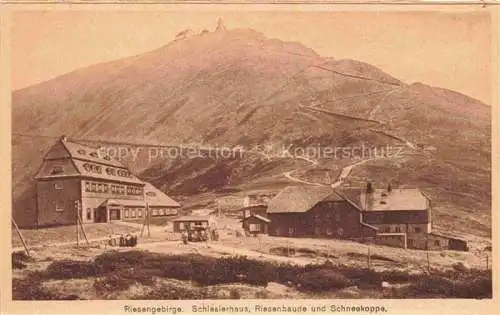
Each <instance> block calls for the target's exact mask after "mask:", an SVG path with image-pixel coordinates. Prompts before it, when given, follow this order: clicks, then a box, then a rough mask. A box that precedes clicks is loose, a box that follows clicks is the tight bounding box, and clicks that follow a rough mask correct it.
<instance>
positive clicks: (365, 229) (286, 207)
mask: <svg viewBox="0 0 500 315" xmlns="http://www.w3.org/2000/svg"><path fill="white" fill-rule="evenodd" d="M267 214H268V218H269V220H270V222H269V228H268V231H269V235H273V236H295V237H297V236H299V237H307V236H314V237H326V238H345V239H358V238H359V239H363V238H369V237H375V235H376V233H377V229H376V228H375V227H373V226H370V225H369V224H366V223H364V222H363V221H362V213H361V209H360V208H359V207H357V206H356V205H355V204H354V203H352V202H351V201H349V200H348V199H346V198H345V197H343V196H342V195H340V194H338V193H337V192H335V191H332V189H331V188H328V187H311V186H305V185H300V186H289V187H286V188H285V189H283V190H282V191H281V192H280V193H278V194H277V195H276V196H275V197H274V198H273V199H271V200H270V201H269V203H268V208H267Z"/></svg>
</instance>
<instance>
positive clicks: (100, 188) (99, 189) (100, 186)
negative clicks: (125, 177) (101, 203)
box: [97, 184, 104, 192]
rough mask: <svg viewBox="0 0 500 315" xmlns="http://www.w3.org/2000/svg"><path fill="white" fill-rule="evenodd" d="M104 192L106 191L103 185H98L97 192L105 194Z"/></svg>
mask: <svg viewBox="0 0 500 315" xmlns="http://www.w3.org/2000/svg"><path fill="white" fill-rule="evenodd" d="M103 190H104V189H103V188H102V184H98V185H97V191H98V192H103Z"/></svg>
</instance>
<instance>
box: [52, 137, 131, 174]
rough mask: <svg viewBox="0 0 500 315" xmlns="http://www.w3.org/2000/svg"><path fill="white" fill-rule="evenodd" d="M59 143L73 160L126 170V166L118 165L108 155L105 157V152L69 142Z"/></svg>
mask: <svg viewBox="0 0 500 315" xmlns="http://www.w3.org/2000/svg"><path fill="white" fill-rule="evenodd" d="M60 142H61V143H62V144H63V145H64V147H65V148H66V150H67V151H68V153H69V154H70V156H71V158H73V159H79V160H84V161H89V162H95V163H99V164H105V165H110V166H115V167H120V168H126V166H125V165H123V164H122V163H120V162H119V161H117V160H115V159H112V158H111V157H109V156H108V155H105V154H104V153H105V151H104V150H99V148H92V147H88V146H84V145H82V144H79V143H75V142H72V141H70V140H63V139H61V140H60Z"/></svg>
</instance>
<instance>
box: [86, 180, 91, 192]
mask: <svg viewBox="0 0 500 315" xmlns="http://www.w3.org/2000/svg"><path fill="white" fill-rule="evenodd" d="M85 191H87V192H88V191H90V183H89V182H85Z"/></svg>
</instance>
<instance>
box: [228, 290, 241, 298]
mask: <svg viewBox="0 0 500 315" xmlns="http://www.w3.org/2000/svg"><path fill="white" fill-rule="evenodd" d="M229 298H230V299H232V300H239V299H241V294H240V292H239V291H238V290H236V289H231V291H229Z"/></svg>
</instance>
